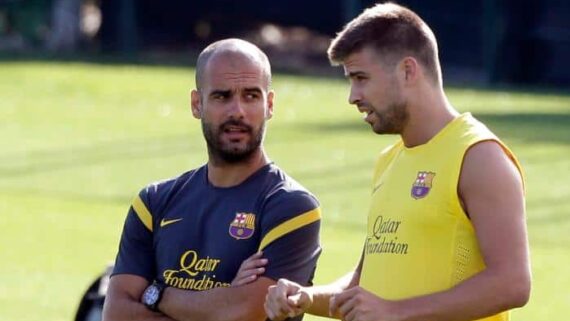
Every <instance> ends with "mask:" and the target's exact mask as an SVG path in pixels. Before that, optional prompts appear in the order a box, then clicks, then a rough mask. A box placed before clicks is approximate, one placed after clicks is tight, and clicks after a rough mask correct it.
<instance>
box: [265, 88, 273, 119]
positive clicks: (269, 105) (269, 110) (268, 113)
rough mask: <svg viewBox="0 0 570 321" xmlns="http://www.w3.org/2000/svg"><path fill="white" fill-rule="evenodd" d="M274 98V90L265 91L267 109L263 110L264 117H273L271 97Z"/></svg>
mask: <svg viewBox="0 0 570 321" xmlns="http://www.w3.org/2000/svg"><path fill="white" fill-rule="evenodd" d="M274 98H275V92H274V91H273V90H270V91H269V92H268V93H267V111H266V112H265V119H271V117H273V99H274Z"/></svg>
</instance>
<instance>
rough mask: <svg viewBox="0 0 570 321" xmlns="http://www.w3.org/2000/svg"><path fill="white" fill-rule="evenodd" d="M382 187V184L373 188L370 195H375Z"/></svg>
mask: <svg viewBox="0 0 570 321" xmlns="http://www.w3.org/2000/svg"><path fill="white" fill-rule="evenodd" d="M382 185H384V182H382V183H380V184H378V185H376V186H374V188H373V189H372V194H374V193H376V191H377V190H379V189H380V187H382Z"/></svg>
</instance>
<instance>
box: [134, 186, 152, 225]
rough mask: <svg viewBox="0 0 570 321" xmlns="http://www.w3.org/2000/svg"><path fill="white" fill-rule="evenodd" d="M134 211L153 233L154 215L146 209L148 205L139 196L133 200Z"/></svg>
mask: <svg viewBox="0 0 570 321" xmlns="http://www.w3.org/2000/svg"><path fill="white" fill-rule="evenodd" d="M133 209H134V210H135V213H137V216H138V217H139V219H140V220H141V222H142V223H143V224H144V226H146V228H147V229H148V230H149V231H151V232H152V214H150V212H149V211H148V209H147V208H146V205H145V204H144V202H143V201H142V199H141V197H140V196H138V195H137V197H135V199H134V200H133Z"/></svg>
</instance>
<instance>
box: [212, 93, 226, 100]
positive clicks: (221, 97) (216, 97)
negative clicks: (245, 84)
mask: <svg viewBox="0 0 570 321" xmlns="http://www.w3.org/2000/svg"><path fill="white" fill-rule="evenodd" d="M212 98H213V99H214V100H226V99H227V98H228V95H225V94H215V95H213V96H212Z"/></svg>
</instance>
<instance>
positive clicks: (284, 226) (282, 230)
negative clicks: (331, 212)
mask: <svg viewBox="0 0 570 321" xmlns="http://www.w3.org/2000/svg"><path fill="white" fill-rule="evenodd" d="M320 219H321V209H320V208H319V207H317V208H315V209H313V210H310V211H308V212H305V213H303V214H301V215H299V216H296V217H294V218H292V219H290V220H288V221H285V222H283V223H281V224H279V225H277V226H276V227H274V228H273V229H272V230H271V231H269V233H267V234H265V237H263V239H262V240H261V244H259V250H258V251H261V250H263V249H264V248H265V247H266V246H267V245H269V244H270V243H271V242H273V241H275V240H276V239H278V238H280V237H282V236H283V235H285V234H287V233H290V232H292V231H294V230H296V229H299V228H301V227H303V226H305V225H309V224H311V223H313V222H316V221H318V220H320Z"/></svg>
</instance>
